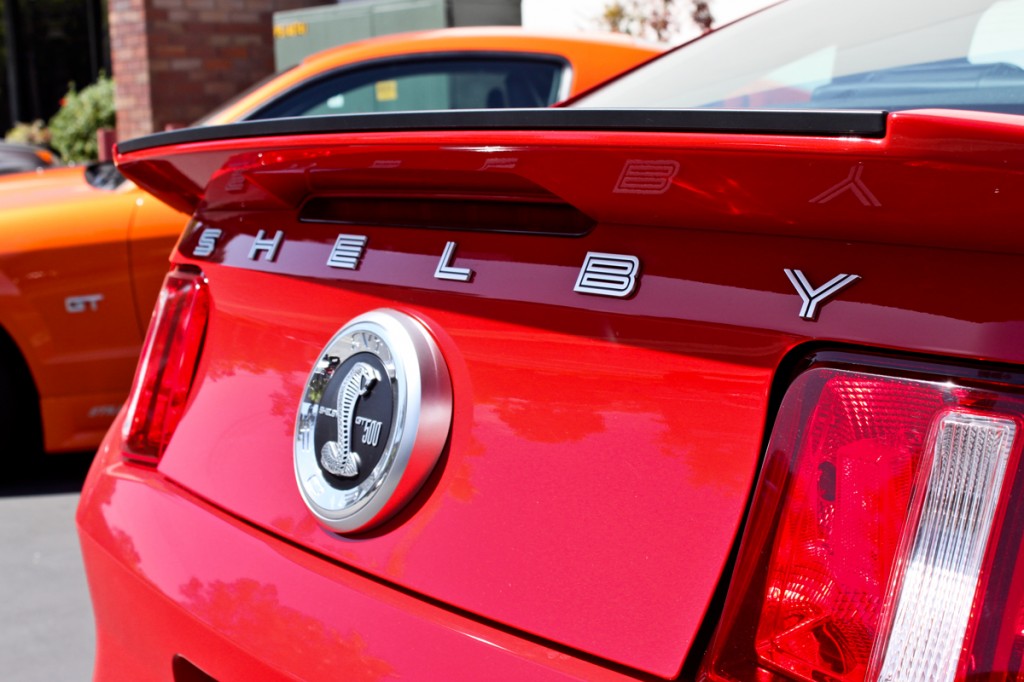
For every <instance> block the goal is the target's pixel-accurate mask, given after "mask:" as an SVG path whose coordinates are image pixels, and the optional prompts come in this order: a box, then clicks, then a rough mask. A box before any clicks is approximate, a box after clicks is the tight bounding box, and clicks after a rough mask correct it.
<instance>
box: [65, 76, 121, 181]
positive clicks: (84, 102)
mask: <svg viewBox="0 0 1024 682" xmlns="http://www.w3.org/2000/svg"><path fill="white" fill-rule="evenodd" d="M114 124H115V117H114V81H113V80H111V79H110V78H108V77H107V76H106V75H104V74H100V77H99V79H98V80H97V81H96V82H95V83H93V84H92V85H90V86H88V87H85V88H83V89H82V91H81V92H78V91H77V90H76V89H75V85H74V83H72V84H71V88H70V89H69V90H68V94H66V95H65V96H64V100H63V102H62V104H61V108H60V111H58V112H57V113H56V114H54V116H53V118H51V119H50V146H52V147H53V148H54V149H55V150H57V153H58V154H60V155H61V157H62V158H63V159H64V161H65V162H67V163H73V162H76V161H94V160H96V158H97V156H98V145H97V143H96V131H97V130H99V129H100V128H113V127H114Z"/></svg>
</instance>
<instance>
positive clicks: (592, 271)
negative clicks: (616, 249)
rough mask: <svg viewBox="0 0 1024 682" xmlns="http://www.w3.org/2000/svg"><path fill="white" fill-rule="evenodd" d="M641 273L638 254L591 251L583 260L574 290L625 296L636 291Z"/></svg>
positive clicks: (600, 294)
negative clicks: (627, 254) (626, 254)
mask: <svg viewBox="0 0 1024 682" xmlns="http://www.w3.org/2000/svg"><path fill="white" fill-rule="evenodd" d="M639 273H640V259H639V258H637V257H636V256H624V255H621V254H617V253H598V252H596V251H591V252H589V253H588V254H587V257H586V260H584V261H583V267H582V268H580V275H579V277H577V278H576V286H575V287H573V291H575V292H577V293H580V294H596V295H598V296H613V297H615V298H625V297H627V296H630V295H632V294H633V292H634V291H636V282H637V276H638V275H639Z"/></svg>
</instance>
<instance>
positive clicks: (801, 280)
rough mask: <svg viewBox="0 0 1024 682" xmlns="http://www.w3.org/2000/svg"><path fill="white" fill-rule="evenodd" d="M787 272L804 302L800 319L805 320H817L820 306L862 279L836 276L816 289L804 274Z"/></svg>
mask: <svg viewBox="0 0 1024 682" xmlns="http://www.w3.org/2000/svg"><path fill="white" fill-rule="evenodd" d="M785 271H786V277H789V281H790V282H792V283H793V287H794V288H795V289H796V293H798V294H800V298H801V300H803V305H802V306H801V307H800V318H801V319H804V320H814V319H816V318H817V317H818V307H819V306H821V305H822V304H823V303H824V302H825V301H827V300H828V299H830V298H832V297H833V296H835V295H836V294H838V293H839V292H840V291H842V290H843V289H845V288H846V287H848V286H850V285H851V284H853V283H854V282H856V281H857V280H858V279H860V275H846V274H841V275H836V276H835V277H833V278H832V279H830V280H829V281H827V282H825V283H824V284H822V285H821V286H820V287H818V288H817V289H815V288H814V287H813V286H811V283H810V282H809V281H808V280H807V276H806V275H804V273H802V272H800V271H799V270H790V269H789V268H785Z"/></svg>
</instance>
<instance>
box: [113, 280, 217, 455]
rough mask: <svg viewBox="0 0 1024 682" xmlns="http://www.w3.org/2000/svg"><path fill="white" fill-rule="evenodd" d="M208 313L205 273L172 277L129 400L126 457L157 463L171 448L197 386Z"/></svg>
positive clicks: (157, 310) (162, 294)
mask: <svg viewBox="0 0 1024 682" xmlns="http://www.w3.org/2000/svg"><path fill="white" fill-rule="evenodd" d="M209 310H210V300H209V294H208V292H207V288H206V280H205V279H204V278H203V275H202V274H201V273H198V272H193V271H185V270H175V271H173V272H171V273H169V274H168V275H167V277H166V279H164V286H163V289H162V290H161V291H160V298H159V299H158V300H157V304H156V308H155V309H154V310H153V318H152V320H151V321H150V324H149V332H148V333H147V334H146V342H145V344H144V345H143V347H142V356H141V357H140V359H139V366H138V369H137V370H136V373H135V381H134V383H133V384H132V392H131V395H130V396H129V397H128V411H127V414H126V416H125V421H124V428H123V431H122V436H123V439H124V451H125V454H126V455H127V456H129V457H131V458H133V459H139V460H143V461H148V462H155V461H156V460H157V459H159V457H160V455H162V454H163V451H164V448H166V447H167V442H168V441H169V440H170V437H171V434H173V433H174V429H175V427H176V426H177V425H178V421H179V420H180V419H181V415H182V412H183V411H184V409H185V401H186V400H187V399H188V394H189V389H190V388H191V387H192V379H193V376H194V375H195V369H196V363H197V362H198V360H199V352H200V350H201V348H202V344H203V336H204V334H205V332H206V320H207V317H208V315H209Z"/></svg>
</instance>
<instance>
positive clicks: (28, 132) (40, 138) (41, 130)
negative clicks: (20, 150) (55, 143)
mask: <svg viewBox="0 0 1024 682" xmlns="http://www.w3.org/2000/svg"><path fill="white" fill-rule="evenodd" d="M4 140H5V141H7V142H18V143H20V144H34V145H38V146H40V147H49V146H50V131H49V129H48V128H47V127H46V125H45V124H44V123H43V122H42V121H39V120H36V121H33V122H32V123H17V124H15V126H14V127H13V128H11V129H10V130H8V131H7V134H6V135H5V136H4Z"/></svg>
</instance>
